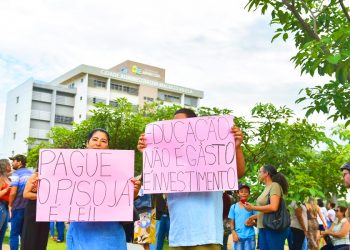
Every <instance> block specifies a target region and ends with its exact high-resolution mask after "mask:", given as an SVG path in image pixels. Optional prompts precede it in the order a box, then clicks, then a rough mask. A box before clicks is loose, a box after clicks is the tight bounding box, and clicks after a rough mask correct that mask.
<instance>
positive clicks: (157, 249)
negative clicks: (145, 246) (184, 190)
mask: <svg viewBox="0 0 350 250" xmlns="http://www.w3.org/2000/svg"><path fill="white" fill-rule="evenodd" d="M169 228H170V219H169V215H167V214H163V215H162V217H161V218H160V220H157V222H156V244H151V245H150V250H162V249H163V243H164V239H165V236H167V235H169Z"/></svg>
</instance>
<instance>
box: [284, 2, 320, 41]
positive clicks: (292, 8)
mask: <svg viewBox="0 0 350 250" xmlns="http://www.w3.org/2000/svg"><path fill="white" fill-rule="evenodd" d="M282 2H283V3H284V5H285V6H286V7H287V9H288V10H290V12H291V13H292V14H293V15H294V17H295V18H296V19H297V20H298V21H299V23H300V24H301V27H302V29H303V30H304V31H305V32H306V33H307V34H308V35H309V36H310V37H311V38H313V39H315V40H316V41H319V40H320V37H319V36H318V34H317V33H315V32H314V30H313V29H312V28H311V27H310V26H309V25H308V24H307V23H306V22H305V20H304V19H303V18H302V17H301V16H300V14H299V13H298V11H297V10H296V8H295V6H293V5H291V4H290V3H289V0H282Z"/></svg>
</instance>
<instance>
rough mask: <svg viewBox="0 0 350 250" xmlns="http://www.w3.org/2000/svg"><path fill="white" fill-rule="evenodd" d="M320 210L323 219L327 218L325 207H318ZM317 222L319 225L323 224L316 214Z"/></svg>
mask: <svg viewBox="0 0 350 250" xmlns="http://www.w3.org/2000/svg"><path fill="white" fill-rule="evenodd" d="M320 211H321V214H322V217H323V219H324V221H326V219H327V218H328V212H327V208H325V207H320ZM317 222H318V224H319V225H323V222H322V220H321V218H320V216H319V215H318V214H317Z"/></svg>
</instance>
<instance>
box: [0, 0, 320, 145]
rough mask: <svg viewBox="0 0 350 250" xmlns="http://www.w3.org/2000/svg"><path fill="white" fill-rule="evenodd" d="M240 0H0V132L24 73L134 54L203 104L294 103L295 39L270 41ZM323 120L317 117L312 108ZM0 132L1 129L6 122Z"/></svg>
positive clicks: (243, 109) (245, 108)
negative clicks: (198, 93) (198, 95)
mask: <svg viewBox="0 0 350 250" xmlns="http://www.w3.org/2000/svg"><path fill="white" fill-rule="evenodd" d="M246 2H247V0H220V1H214V0H212V1H209V0H202V1H189V0H177V1H168V0H153V1H141V0H138V1H118V0H114V1H106V0H73V1H72V0H56V1H50V0H41V1H40V0H31V1H13V0H1V1H0V87H1V92H0V112H1V117H0V141H2V136H3V133H4V131H3V126H4V112H5V104H6V93H7V91H9V90H10V89H12V88H14V87H16V86H17V85H19V84H21V83H23V82H24V81H25V80H27V79H28V78H31V77H32V78H34V79H37V80H42V81H51V80H52V79H54V78H56V77H58V76H60V75H62V74H63V73H65V72H67V71H69V70H71V69H72V68H74V67H76V66H78V65H80V64H88V65H92V66H96V67H100V68H106V69H108V68H111V67H112V66H114V65H116V64H119V63H121V62H123V61H125V60H133V61H137V62H141V63H145V64H150V65H154V66H158V67H161V68H165V69H166V76H165V77H166V82H167V83H171V84H177V85H182V86H186V87H190V88H195V89H200V90H203V91H204V95H205V97H204V99H203V100H202V101H201V105H202V106H210V107H213V106H216V107H221V108H229V109H232V110H234V114H237V115H248V114H249V110H250V109H251V108H252V107H253V106H254V105H255V104H256V103H258V102H272V103H274V104H275V105H278V106H280V105H287V106H289V107H291V108H292V109H294V110H295V112H296V113H297V114H298V116H303V114H304V111H302V108H303V105H296V104H294V101H295V100H296V99H297V98H298V92H299V90H300V89H301V88H303V87H307V86H312V85H315V84H320V83H322V82H325V80H324V79H319V78H310V77H305V76H302V77H301V76H300V70H299V69H295V68H294V65H293V63H292V62H290V58H291V57H292V56H293V55H294V54H295V49H294V46H293V41H290V42H288V43H284V42H282V41H276V42H274V43H273V44H271V42H270V41H271V37H272V36H273V28H272V27H270V25H269V19H268V17H263V16H261V15H260V14H259V13H258V12H256V13H248V12H247V11H246V10H245V9H244V6H245V4H246ZM313 119H315V120H318V121H320V122H323V121H322V118H321V120H320V117H317V118H313ZM5 133H6V131H5Z"/></svg>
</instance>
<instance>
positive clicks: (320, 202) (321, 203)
mask: <svg viewBox="0 0 350 250" xmlns="http://www.w3.org/2000/svg"><path fill="white" fill-rule="evenodd" d="M317 205H318V206H319V207H324V204H323V201H322V199H317Z"/></svg>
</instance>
